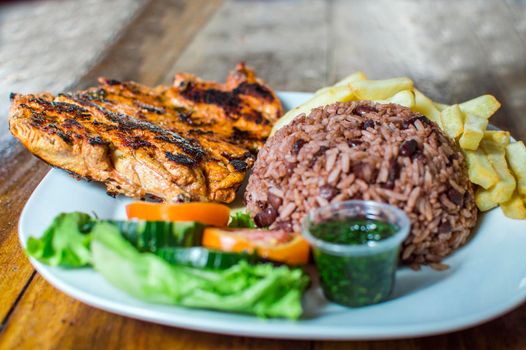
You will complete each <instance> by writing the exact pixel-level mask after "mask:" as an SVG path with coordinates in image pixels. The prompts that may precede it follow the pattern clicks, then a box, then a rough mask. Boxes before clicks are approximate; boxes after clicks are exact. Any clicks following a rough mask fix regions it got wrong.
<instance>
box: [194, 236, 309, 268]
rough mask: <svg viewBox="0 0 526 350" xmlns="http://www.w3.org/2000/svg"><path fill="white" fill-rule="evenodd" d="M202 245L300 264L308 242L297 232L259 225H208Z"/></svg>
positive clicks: (307, 250)
mask: <svg viewBox="0 0 526 350" xmlns="http://www.w3.org/2000/svg"><path fill="white" fill-rule="evenodd" d="M203 246H204V247H206V248H210V249H217V250H221V251H224V252H235V253H239V252H249V253H253V252H255V253H256V254H257V255H259V256H260V257H262V258H265V259H269V260H273V261H277V262H281V263H285V264H288V265H303V264H306V263H307V262H308V261H309V250H310V248H309V244H308V243H307V241H306V240H304V239H303V237H301V236H300V235H299V234H295V233H288V232H285V231H268V230H259V229H232V230H229V229H220V228H214V227H208V228H206V229H205V231H204V234H203Z"/></svg>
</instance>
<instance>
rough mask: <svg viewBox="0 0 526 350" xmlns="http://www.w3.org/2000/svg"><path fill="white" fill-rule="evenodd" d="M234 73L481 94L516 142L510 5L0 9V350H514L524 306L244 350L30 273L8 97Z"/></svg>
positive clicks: (421, 1) (519, 19) (518, 39)
mask: <svg viewBox="0 0 526 350" xmlns="http://www.w3.org/2000/svg"><path fill="white" fill-rule="evenodd" d="M241 60H244V61H246V62H247V63H248V64H249V65H250V66H252V67H254V68H256V71H257V72H258V74H259V75H260V76H262V77H263V78H264V79H265V80H267V81H268V82H269V84H270V85H271V86H272V87H273V88H275V89H278V90H299V91H314V90H316V89H318V88H319V87H321V86H324V85H327V84H329V83H332V82H334V81H336V80H337V79H338V78H341V77H343V76H345V75H346V74H349V73H350V72H353V71H355V70H363V71H365V72H366V73H367V74H368V75H369V77H371V78H373V79H382V78H388V77H393V76H402V75H403V76H409V77H411V78H412V79H413V80H414V81H415V83H416V85H417V86H418V87H419V88H420V90H422V91H424V92H425V93H427V94H428V95H429V96H430V97H432V98H433V99H435V100H438V101H441V102H445V103H453V102H458V101H462V100H466V99H469V98H472V97H475V96H478V95H480V94H483V93H491V94H494V95H495V96H496V97H497V98H498V99H499V100H500V101H501V102H502V104H503V108H502V109H501V110H500V111H499V112H498V113H497V115H496V116H495V117H493V118H492V123H494V124H496V125H497V126H500V127H503V128H506V129H509V130H511V131H512V134H513V135H514V136H515V137H517V138H520V139H523V140H526V123H525V122H524V114H525V112H526V1H524V0H505V1H500V0H494V1H484V0H479V1H477V0H461V1H453V0H450V1H432V0H397V1H391V0H377V1H367V0H356V1H345V0H330V1H322V0H312V1H307V0H304V1H301V0H273V1H263V0H260V1H240V0H238V1H234V0H230V1H221V0H211V1H207V0H193V1H190V0H187V1H184V0H151V1H146V0H82V1H31V2H16V1H11V2H2V3H0V114H1V118H2V119H1V123H0V164H1V165H0V272H1V273H0V321H1V329H0V348H1V349H4V348H5V349H14V348H34V347H38V348H49V349H54V348H75V349H79V348H153V347H161V346H166V347H172V348H181V349H182V348H185V349H186V348H190V349H204V348H214V349H234V348H235V349H268V348H271V349H289V348H293V349H312V348H315V349H383V348H386V347H393V348H397V349H444V348H448V349H454V348H460V349H472V348H477V349H504V348H506V349H523V348H526V328H525V327H524V324H526V306H522V307H521V308H519V309H517V310H515V311H513V312H511V313H510V314H508V315H506V316H504V317H502V318H500V319H498V320H496V321H493V322H490V323H487V324H485V325H483V326H479V327H475V328H472V329H469V330H466V331H461V332H456V333H452V334H449V335H443V336H435V337H427V338H420V339H409V340H399V341H386V342H342V343H339V342H293V341H277V340H276V341H274V340H258V339H251V338H241V337H228V336H220V335H212V334H205V333H198V332H192V331H186V330H180V329H175V328H169V327H163V326H158V325H153V324H147V323H144V322H140V321H135V320H131V319H127V318H124V317H119V316H114V315H111V314H108V313H105V312H102V311H99V310H96V309H93V308H90V307H88V306H85V305H83V304H81V303H79V302H77V301H75V300H73V299H71V298H69V297H67V296H65V295H64V294H63V293H61V292H59V291H57V290H56V289H54V288H53V287H51V286H50V285H49V284H47V283H46V282H45V281H44V280H43V279H42V278H41V277H40V276H39V275H38V274H36V272H35V271H34V270H33V268H32V267H31V266H30V264H29V263H28V261H27V259H26V258H25V256H24V255H23V253H22V251H21V250H20V247H19V243H18V239H17V232H16V224H17V220H18V216H19V214H20V210H21V209H22V207H23V205H24V203H25V201H26V200H27V198H28V196H29V195H30V193H31V191H32V190H33V189H34V187H35V186H36V185H37V184H38V182H39V181H40V179H41V178H42V177H43V176H44V175H45V173H46V172H47V170H48V167H47V166H46V165H44V164H43V163H42V162H40V161H38V160H37V159H35V158H34V157H32V156H31V155H30V154H28V153H27V152H26V151H25V150H24V149H23V147H22V146H21V145H20V144H19V143H17V142H16V141H15V140H14V139H13V138H12V137H11V136H10V135H9V132H8V130H7V110H8V107H9V98H8V96H9V92H11V91H15V92H29V91H40V90H48V91H52V92H59V91H63V90H68V89H76V88H80V87H86V86H89V85H90V84H93V83H94V82H95V80H96V78H97V77H98V76H101V75H105V76H109V77H114V78H117V79H131V80H136V81H139V82H142V83H145V84H151V85H153V84H159V83H170V81H171V78H172V76H173V74H174V73H175V72H176V71H188V72H191V73H195V74H197V75H200V76H203V77H204V78H207V79H219V80H221V79H224V77H225V76H226V73H227V71H228V70H229V69H232V68H233V67H234V65H235V64H236V63H237V62H239V61H241ZM488 283H489V282H488ZM474 293H476V289H475V290H474ZM430 302H432V301H430Z"/></svg>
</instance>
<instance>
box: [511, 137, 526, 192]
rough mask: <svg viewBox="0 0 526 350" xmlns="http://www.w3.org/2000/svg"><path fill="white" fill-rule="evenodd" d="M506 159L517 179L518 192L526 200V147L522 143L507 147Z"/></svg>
mask: <svg viewBox="0 0 526 350" xmlns="http://www.w3.org/2000/svg"><path fill="white" fill-rule="evenodd" d="M506 159H507V160H508V164H509V166H510V168H511V170H512V171H513V174H514V175H515V177H516V178H517V191H518V192H519V194H520V195H521V196H523V198H526V146H524V143H523V142H522V141H518V142H514V143H511V144H509V145H507V146H506Z"/></svg>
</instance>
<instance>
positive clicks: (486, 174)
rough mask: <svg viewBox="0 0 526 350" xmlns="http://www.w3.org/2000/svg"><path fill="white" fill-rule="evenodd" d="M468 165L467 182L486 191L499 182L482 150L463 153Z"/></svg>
mask: <svg viewBox="0 0 526 350" xmlns="http://www.w3.org/2000/svg"><path fill="white" fill-rule="evenodd" d="M463 153H464V156H465V157H466V162H467V163H468V175H469V180H470V181H471V182H473V183H474V184H477V185H479V186H482V187H483V188H484V189H488V188H490V187H491V186H493V185H495V184H496V183H497V181H499V176H498V175H497V172H496V171H495V169H493V166H492V165H491V163H490V162H489V159H488V157H487V156H486V155H485V154H484V152H483V151H482V150H476V151H466V150H464V151H463Z"/></svg>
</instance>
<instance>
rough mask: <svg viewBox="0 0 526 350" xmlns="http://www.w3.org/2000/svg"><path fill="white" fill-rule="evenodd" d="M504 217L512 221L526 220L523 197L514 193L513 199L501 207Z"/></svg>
mask: <svg viewBox="0 0 526 350" xmlns="http://www.w3.org/2000/svg"><path fill="white" fill-rule="evenodd" d="M500 207H501V209H502V212H503V213H504V215H506V216H507V217H509V218H511V219H526V208H525V207H524V202H523V201H522V198H521V196H520V195H519V194H518V193H517V192H514V193H513V195H512V196H511V198H510V199H509V200H508V201H507V202H504V203H501V205H500Z"/></svg>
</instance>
